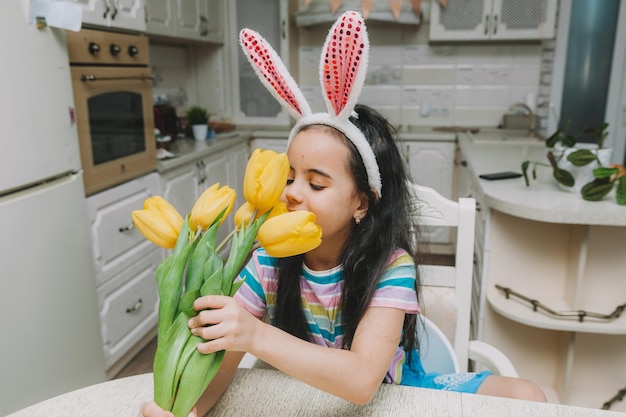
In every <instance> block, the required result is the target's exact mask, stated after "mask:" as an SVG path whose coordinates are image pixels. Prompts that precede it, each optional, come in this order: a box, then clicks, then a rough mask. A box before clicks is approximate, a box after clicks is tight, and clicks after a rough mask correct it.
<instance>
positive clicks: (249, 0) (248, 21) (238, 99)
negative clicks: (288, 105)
mask: <svg viewBox="0 0 626 417" xmlns="http://www.w3.org/2000/svg"><path fill="white" fill-rule="evenodd" d="M235 6H236V7H232V8H231V10H230V13H229V22H230V27H231V30H230V33H229V36H231V37H232V38H233V39H239V31H240V30H241V29H242V28H250V29H254V30H256V31H257V32H259V33H260V34H261V36H263V37H264V38H265V39H266V40H267V41H268V42H269V43H270V44H271V45H272V47H273V48H274V49H275V50H276V52H277V53H278V54H279V55H280V57H281V59H282V60H283V62H284V63H285V66H287V68H289V16H288V1H287V0H236V2H235ZM233 52H234V53H232V54H231V61H230V62H231V65H232V68H235V69H236V70H235V74H234V76H233V80H232V90H233V97H232V108H233V110H232V114H233V119H234V121H235V123H236V124H238V125H275V126H280V125H284V126H287V125H288V123H289V115H288V113H287V112H286V111H285V110H284V109H283V108H282V107H281V106H280V104H279V103H278V101H276V99H275V98H274V97H273V96H272V95H271V94H270V93H269V92H268V91H267V90H266V88H265V87H264V86H263V84H261V81H260V80H259V78H258V76H257V75H256V73H255V71H254V69H253V68H252V66H251V65H250V64H249V63H248V60H247V59H246V57H245V56H244V54H243V52H242V50H241V48H240V47H239V45H237V46H236V51H233ZM292 75H295V74H292Z"/></svg>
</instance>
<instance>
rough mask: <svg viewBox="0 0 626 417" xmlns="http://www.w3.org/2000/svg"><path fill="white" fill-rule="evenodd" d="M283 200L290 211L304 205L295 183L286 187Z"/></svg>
mask: <svg viewBox="0 0 626 417" xmlns="http://www.w3.org/2000/svg"><path fill="white" fill-rule="evenodd" d="M283 200H284V201H285V203H286V204H287V208H288V209H294V208H296V207H297V206H298V205H299V204H300V203H302V197H301V196H300V193H299V192H298V188H297V186H296V185H295V181H294V182H292V183H291V184H288V185H286V186H285V191H284V192H283Z"/></svg>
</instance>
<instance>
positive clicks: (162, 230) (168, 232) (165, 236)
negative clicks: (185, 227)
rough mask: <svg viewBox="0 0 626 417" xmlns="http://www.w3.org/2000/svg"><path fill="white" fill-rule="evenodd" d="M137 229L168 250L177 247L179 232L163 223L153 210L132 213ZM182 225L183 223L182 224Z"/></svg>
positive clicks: (161, 218)
mask: <svg viewBox="0 0 626 417" xmlns="http://www.w3.org/2000/svg"><path fill="white" fill-rule="evenodd" d="M131 217H132V219H133V223H134V224H135V227H137V229H139V231H140V232H141V234H142V235H144V237H145V238H146V239H148V240H149V241H150V242H152V243H154V244H155V245H157V246H160V247H162V248H166V249H172V248H173V247H174V246H175V245H176V240H177V239H178V233H179V230H180V229H179V230H175V229H174V228H173V227H172V226H171V225H170V224H168V223H166V222H165V221H163V217H162V216H161V215H160V214H159V213H158V212H155V211H153V210H135V211H133V212H132V213H131ZM181 225H182V223H181Z"/></svg>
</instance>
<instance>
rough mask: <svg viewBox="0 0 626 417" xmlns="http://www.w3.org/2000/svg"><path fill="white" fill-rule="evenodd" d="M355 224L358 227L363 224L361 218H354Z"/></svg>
mask: <svg viewBox="0 0 626 417" xmlns="http://www.w3.org/2000/svg"><path fill="white" fill-rule="evenodd" d="M354 224H356V225H357V226H358V225H359V224H361V218H360V217H355V218H354Z"/></svg>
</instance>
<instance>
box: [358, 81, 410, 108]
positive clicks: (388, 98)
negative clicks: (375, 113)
mask: <svg viewBox="0 0 626 417" xmlns="http://www.w3.org/2000/svg"><path fill="white" fill-rule="evenodd" d="M401 97H402V88H401V87H399V86H393V85H375V86H374V85H366V86H364V87H363V90H362V91H361V96H360V99H359V101H360V102H361V103H365V104H369V105H371V106H374V107H376V106H391V107H393V106H395V107H400V104H401Z"/></svg>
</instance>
